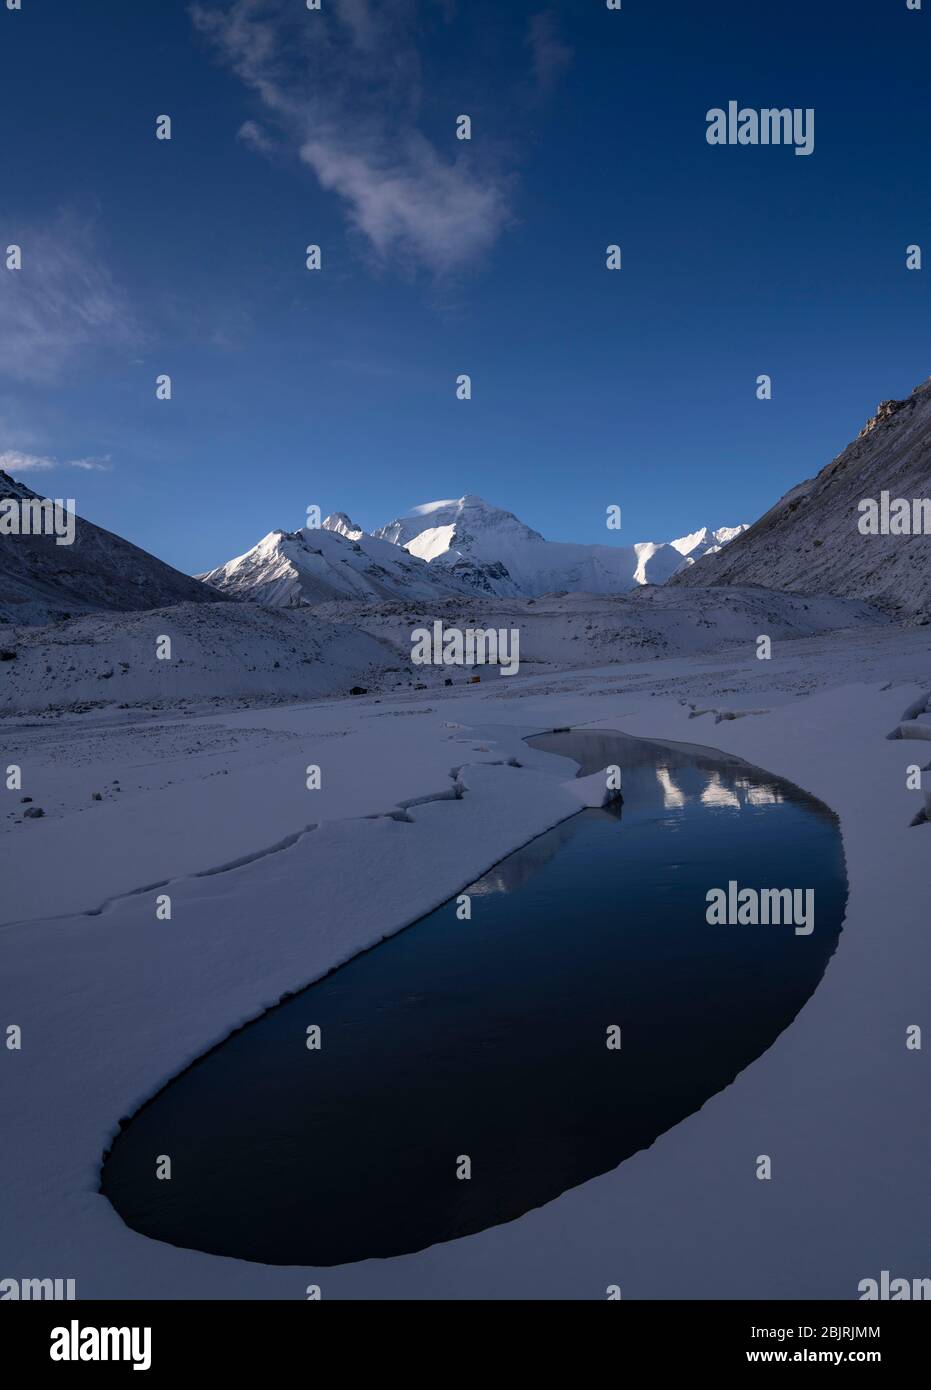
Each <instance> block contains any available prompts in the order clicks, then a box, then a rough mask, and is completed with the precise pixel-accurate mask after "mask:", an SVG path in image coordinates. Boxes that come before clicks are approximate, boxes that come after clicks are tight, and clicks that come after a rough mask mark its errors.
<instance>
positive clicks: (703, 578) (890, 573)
mask: <svg viewBox="0 0 931 1390" xmlns="http://www.w3.org/2000/svg"><path fill="white" fill-rule="evenodd" d="M883 493H887V494H888V499H887V500H888V501H889V503H890V504H891V502H892V501H893V500H894V499H895V498H905V499H907V500H908V502H909V511H910V512H912V513H913V512H914V511H915V510H916V509H915V508H914V507H913V506H912V503H913V502H914V501H915V499H918V500H919V502H920V501H921V500H922V499H931V378H929V379H928V381H926V382H924V383H923V384H922V385H921V386H918V387H916V388H915V390H914V391H913V392H912V394H911V395H910V396H909V397H907V398H906V399H905V400H904V401H883V402H882V404H881V405H880V406H879V407H878V409H877V411H876V414H875V415H874V416H873V418H872V419H871V420H869V421H868V422H867V424H866V425H865V426H864V428H863V429H862V430H861V431H860V433H859V435H858V436H857V438H856V439H855V440H854V441H853V442H852V443H851V444H848V446H847V448H846V449H845V450H844V451H843V453H841V454H839V455H838V456H837V458H835V459H834V461H833V462H832V463H829V464H828V465H827V467H826V468H823V469H822V470H821V472H820V473H819V474H818V475H817V476H816V477H814V478H810V479H808V480H807V481H806V482H803V483H799V484H798V485H797V486H796V487H794V488H792V489H791V490H790V491H789V492H787V493H786V494H785V496H784V497H782V498H780V500H779V501H778V502H777V503H776V505H775V506H774V507H772V508H771V509H770V510H769V511H768V512H767V513H766V515H765V516H763V517H761V518H760V520H759V521H758V522H756V524H755V525H753V526H751V527H750V529H749V530H748V531H746V532H745V533H744V535H742V536H740V537H738V538H737V539H736V540H734V541H733V543H732V544H731V545H729V546H728V547H727V549H726V550H725V551H724V552H723V553H722V554H720V555H712V556H709V557H708V558H707V559H703V560H702V561H701V563H700V564H696V565H694V566H691V567H688V568H687V569H686V571H685V572H683V573H681V574H680V575H678V576H677V578H676V583H677V584H695V585H701V586H705V585H711V584H714V585H720V584H765V585H767V586H769V587H770V588H774V589H791V590H796V591H801V592H805V593H811V594H817V593H824V594H837V595H844V596H851V597H856V598H867V599H871V600H875V601H877V602H881V603H883V604H885V605H887V606H888V607H890V608H892V609H894V610H897V611H900V612H902V613H908V614H916V615H922V616H924V615H928V614H929V613H931V601H929V595H931V534H910V535H909V534H903V535H882V534H880V535H861V533H860V530H859V523H860V519H861V512H860V507H859V504H860V503H861V502H865V501H867V500H869V499H872V500H873V501H874V502H875V503H876V504H877V506H878V505H880V504H881V501H882V494H883ZM926 510H928V511H931V503H929V504H928V507H927V508H926Z"/></svg>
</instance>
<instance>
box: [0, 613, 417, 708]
mask: <svg viewBox="0 0 931 1390" xmlns="http://www.w3.org/2000/svg"><path fill="white" fill-rule="evenodd" d="M205 592H206V593H207V595H208V597H209V596H210V590H209V589H206V590H205ZM215 597H216V596H215ZM164 636H168V637H170V638H171V644H172V650H171V660H165V661H160V660H158V658H157V656H156V650H157V642H158V639H159V638H161V637H164ZM2 645H3V650H4V653H5V658H4V660H3V662H2V664H0V713H3V714H7V713H21V712H23V711H27V710H29V711H34V710H43V709H53V708H54V709H69V708H72V709H73V708H76V709H78V710H79V711H80V710H83V709H87V708H88V707H89V706H93V705H119V706H123V705H136V704H143V705H147V706H148V705H152V706H175V705H177V704H180V703H188V702H191V701H193V702H196V703H202V702H207V701H209V702H226V701H230V700H232V701H241V700H244V699H245V700H252V701H255V700H258V699H261V700H262V701H263V702H265V703H268V702H269V701H271V702H272V703H274V702H275V701H276V700H303V699H310V698H312V697H315V696H321V695H347V694H348V693H349V691H350V689H351V688H352V687H353V686H354V685H359V684H361V685H368V684H369V681H370V679H372V678H373V677H375V676H378V675H379V674H380V673H381V672H382V671H383V670H384V669H385V667H386V666H389V665H392V664H394V662H395V660H396V658H395V655H394V650H393V648H391V647H386V646H385V645H384V644H383V643H382V642H380V641H379V640H378V638H377V637H373V636H371V635H370V634H368V633H366V632H363V631H361V630H360V629H359V628H358V627H357V626H356V625H355V624H353V623H352V622H351V621H350V623H349V624H344V623H333V622H328V621H327V620H326V619H325V618H321V617H319V616H317V615H316V614H315V613H312V612H311V611H310V610H309V609H306V608H305V609H298V610H296V611H294V612H281V611H277V610H273V609H268V608H264V607H262V606H261V605H259V604H252V603H226V602H224V601H223V600H221V599H219V598H218V597H217V598H216V601H215V602H213V603H203V602H200V603H196V604H194V603H182V604H178V605H177V606H176V607H172V608H158V609H153V610H152V611H150V612H144V613H115V612H111V613H91V614H86V615H85V616H84V617H81V618H73V619H72V620H71V621H70V622H63V623H56V624H55V625H54V626H50V627H43V628H39V627H9V628H5V629H4V631H3V644H2ZM50 671H52V672H54V678H52V677H50V675H49V672H50Z"/></svg>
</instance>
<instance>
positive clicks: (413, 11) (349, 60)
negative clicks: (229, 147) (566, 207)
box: [191, 0, 511, 276]
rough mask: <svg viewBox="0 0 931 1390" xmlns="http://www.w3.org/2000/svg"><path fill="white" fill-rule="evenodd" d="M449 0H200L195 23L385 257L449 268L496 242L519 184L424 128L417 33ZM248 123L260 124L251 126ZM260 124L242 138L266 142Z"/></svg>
mask: <svg viewBox="0 0 931 1390" xmlns="http://www.w3.org/2000/svg"><path fill="white" fill-rule="evenodd" d="M437 9H440V10H442V12H444V13H448V7H447V6H446V4H444V3H442V0H393V3H392V4H391V5H383V4H375V3H373V2H372V0H328V3H327V5H326V6H325V7H324V9H322V10H320V11H314V12H309V11H307V10H306V9H305V8H304V7H303V6H298V5H295V4H294V3H293V2H292V0H197V3H195V4H193V5H192V7H191V15H192V19H193V22H194V24H195V27H196V28H197V29H198V30H199V31H200V32H201V33H202V34H204V35H205V36H206V37H207V38H208V40H209V41H210V42H211V43H212V44H213V46H214V48H215V50H216V52H217V53H218V54H219V55H220V57H221V59H222V61H223V62H224V63H225V64H226V65H227V66H228V67H230V68H231V69H232V70H233V71H234V72H235V73H236V74H237V75H238V76H239V78H240V79H241V80H242V81H243V82H244V83H245V84H246V86H247V87H248V88H249V89H250V90H251V91H252V92H254V93H255V94H256V95H257V96H258V97H259V99H260V100H261V102H262V104H263V106H264V108H265V112H266V115H267V118H268V119H269V120H271V121H272V122H273V123H274V124H275V125H276V126H277V127H278V128H279V129H280V130H281V132H282V133H283V134H284V135H285V137H286V138H287V140H288V141H289V143H291V144H292V145H293V147H294V149H295V150H296V152H297V155H298V157H299V158H300V159H301V160H302V161H303V163H305V164H306V165H307V166H308V167H309V168H311V169H312V170H313V172H314V173H315V174H316V176H317V178H318V179H319V181H320V184H321V186H322V187H323V188H325V189H327V190H328V191H331V192H333V193H335V194H337V196H338V197H340V198H341V199H342V201H343V203H344V205H345V208H346V211H347V214H348V217H349V220H350V222H351V224H352V226H353V227H354V228H355V229H356V230H357V231H358V232H360V233H361V234H362V236H363V237H364V238H365V239H366V240H367V242H368V243H369V245H370V247H371V249H372V250H373V251H374V253H375V254H376V256H377V258H378V259H379V261H380V262H384V261H387V260H389V259H395V260H398V261H401V262H403V263H406V264H408V265H411V264H413V265H421V266H425V267H426V268H427V269H429V270H430V271H432V272H433V273H434V274H436V275H438V276H440V275H444V274H446V273H449V272H455V271H457V270H460V269H461V268H463V267H464V266H466V265H468V264H469V263H470V262H472V261H474V260H476V259H477V258H479V257H480V256H481V255H482V254H483V253H485V252H487V251H488V249H489V248H490V247H491V246H492V245H493V244H494V242H495V241H496V240H497V238H498V236H499V235H500V234H501V231H502V230H503V228H504V227H505V226H506V225H507V224H508V222H509V220H510V216H511V214H510V180H509V179H508V178H507V177H506V176H505V175H504V174H502V172H501V171H500V170H498V169H496V168H495V167H493V166H492V164H491V163H490V162H489V161H488V160H487V156H483V155H482V154H481V153H480V152H478V151H476V150H473V149H472V148H471V147H470V145H469V144H468V143H466V142H463V143H462V144H461V145H459V146H458V148H455V146H456V143H457V142H455V140H454V138H453V126H452V121H451V122H450V148H449V150H448V151H441V150H440V149H439V148H438V147H437V146H436V145H435V144H433V143H431V141H430V140H429V139H427V137H426V136H425V135H424V133H423V131H422V130H421V129H420V127H419V115H420V108H421V89H422V74H421V57H420V53H419V50H418V44H417V39H418V32H419V29H420V27H421V26H422V24H423V21H424V18H425V15H426V14H427V12H428V11H429V10H437ZM246 127H249V130H248V132H247V131H246ZM258 132H261V135H262V136H265V132H264V131H263V130H262V128H261V127H260V126H258V124H257V123H256V122H246V125H245V126H243V127H240V131H239V136H240V139H243V140H245V142H246V143H247V144H252V145H253V147H255V146H256V143H257V140H258V138H259V136H258Z"/></svg>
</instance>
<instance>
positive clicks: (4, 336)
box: [0, 214, 136, 382]
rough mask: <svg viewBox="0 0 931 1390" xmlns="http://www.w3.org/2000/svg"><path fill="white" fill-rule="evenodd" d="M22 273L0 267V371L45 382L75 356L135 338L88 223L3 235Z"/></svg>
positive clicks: (59, 223) (71, 221)
mask: <svg viewBox="0 0 931 1390" xmlns="http://www.w3.org/2000/svg"><path fill="white" fill-rule="evenodd" d="M10 242H11V243H12V242H15V243H16V245H18V246H20V248H21V250H22V268H21V269H19V270H7V269H5V268H4V269H0V372H2V373H6V374H7V375H8V376H10V377H13V378H14V379H16V380H18V381H40V382H42V381H48V380H51V379H54V378H55V377H56V376H58V374H59V373H60V372H61V371H62V369H63V368H65V367H67V366H69V365H71V364H73V363H74V362H76V361H77V360H79V359H80V358H81V357H82V356H83V355H85V354H87V353H89V352H91V351H96V350H97V349H99V348H102V347H113V346H119V345H125V344H127V343H129V342H131V341H133V339H134V338H135V336H136V330H135V328H134V325H133V321H132V316H131V314H130V311H129V308H128V305H127V302H126V299H125V296H124V295H123V293H122V291H121V290H120V289H119V288H118V286H117V285H116V283H115V282H114V280H113V278H112V277H111V275H110V273H109V272H108V270H107V268H106V267H105V266H104V265H103V264H102V262H101V260H100V256H99V253H98V250H97V247H96V244H95V237H94V230H93V225H92V224H91V223H88V222H86V221H80V220H78V219H77V218H75V217H74V216H72V215H70V214H63V215H61V216H60V217H59V218H58V219H57V220H56V221H55V222H54V224H52V225H50V226H46V227H40V228H35V227H24V228H22V230H19V231H17V232H15V233H11V234H10Z"/></svg>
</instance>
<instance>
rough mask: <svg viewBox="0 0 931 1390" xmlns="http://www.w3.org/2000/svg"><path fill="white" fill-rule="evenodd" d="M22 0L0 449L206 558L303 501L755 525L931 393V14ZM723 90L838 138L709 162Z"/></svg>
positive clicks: (11, 128)
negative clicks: (759, 382) (915, 253)
mask: <svg viewBox="0 0 931 1390" xmlns="http://www.w3.org/2000/svg"><path fill="white" fill-rule="evenodd" d="M22 2H23V8H22V10H21V11H18V12H17V11H14V12H8V11H7V10H6V8H5V5H4V4H0V113H2V121H3V131H4V140H3V155H2V159H3V165H2V169H3V173H2V197H0V246H2V248H4V250H5V248H6V246H7V245H9V244H11V243H17V244H20V245H21V246H22V248H23V257H24V264H23V269H22V270H21V271H18V272H14V271H7V270H5V269H3V268H0V454H3V455H5V456H6V458H7V464H6V466H7V467H8V471H11V472H13V473H14V474H17V475H18V476H21V477H22V478H23V479H24V480H25V481H28V482H29V483H30V484H31V485H32V486H33V487H35V488H37V489H39V490H41V491H43V492H46V493H49V494H51V495H53V496H74V497H75V498H76V499H77V506H78V510H79V512H81V514H82V515H85V516H87V517H89V518H90V519H91V520H93V521H96V522H97V523H98V524H100V525H103V526H106V527H109V528H110V529H112V530H115V531H117V532H119V533H120V534H122V535H124V536H126V537H127V538H128V539H130V540H132V541H134V542H135V543H136V544H138V545H142V546H144V547H145V548H146V549H148V550H151V551H153V552H154V553H155V554H157V555H159V556H160V557H162V558H163V559H166V560H168V561H169V562H170V563H172V564H174V565H177V566H178V567H179V568H181V569H184V570H187V571H190V572H194V571H198V570H203V569H207V568H209V567H211V566H213V565H215V564H218V563H220V562H222V561H223V560H225V559H228V558H230V557H231V556H232V555H234V554H237V553H240V552H241V551H243V550H245V549H247V548H248V547H249V546H251V545H252V544H253V543H254V542H255V541H256V540H258V539H259V537H260V536H262V535H264V534H265V533H266V532H267V531H269V530H271V529H273V528H274V527H278V526H281V527H285V528H292V527H296V526H298V525H300V524H301V522H302V520H303V517H304V513H305V509H306V507H307V506H308V504H310V503H317V504H318V505H320V506H321V507H322V509H323V510H324V512H326V511H331V510H343V511H346V512H348V513H349V514H350V515H351V516H352V517H353V518H354V519H355V520H356V521H357V522H358V523H359V524H361V525H363V526H365V527H366V528H370V527H374V526H376V525H379V524H381V523H383V522H385V521H388V520H390V519H391V518H392V517H394V516H396V515H403V514H404V513H405V512H406V511H407V510H408V509H409V508H410V506H411V505H413V504H416V503H420V502H424V501H428V500H432V499H435V498H440V497H455V496H459V495H460V494H462V493H466V492H471V493H480V494H481V495H483V496H485V497H486V498H487V499H488V500H489V501H491V502H494V503H497V504H498V505H500V506H504V507H507V508H509V509H511V510H513V511H515V512H517V514H518V515H519V516H520V517H521V518H522V519H523V520H525V521H527V522H528V523H529V524H530V525H533V526H535V527H536V528H537V529H539V530H541V531H542V532H543V533H544V534H545V535H547V536H548V537H550V538H552V539H562V540H590V541H598V542H603V543H611V542H612V541H614V542H618V543H629V542H632V541H635V540H647V539H654V540H661V539H668V538H670V537H672V536H676V535H680V534H682V533H683V532H687V531H689V530H692V529H694V528H695V527H697V526H699V525H702V524H705V523H709V524H712V525H721V524H733V523H735V522H737V521H741V520H752V519H754V518H755V517H756V516H758V515H759V514H760V513H761V512H763V511H764V510H765V509H766V508H767V507H768V506H769V505H770V504H771V503H772V502H773V501H774V500H775V499H776V498H777V497H778V496H779V495H780V494H781V493H782V492H784V491H785V490H786V489H787V488H788V487H790V486H791V485H793V484H794V483H796V482H797V481H799V480H800V479H801V478H802V477H805V476H808V475H810V474H811V473H812V472H814V471H817V470H818V469H819V468H821V467H822V466H823V465H824V464H825V463H827V462H828V461H829V460H830V459H831V458H832V457H833V456H834V455H835V454H836V453H838V452H839V451H840V449H841V448H842V447H843V445H844V444H846V443H847V441H848V440H849V439H850V438H851V437H852V436H853V435H855V434H856V432H857V431H858V430H859V428H860V427H861V425H862V424H863V423H864V421H865V419H866V417H867V415H868V414H869V413H871V411H872V409H873V407H874V406H875V405H876V403H877V402H878V401H879V400H880V399H883V398H886V397H890V396H902V395H906V394H908V392H909V391H910V390H911V389H912V388H913V387H914V386H916V385H917V384H918V383H919V381H921V380H923V379H924V378H925V377H927V376H928V374H929V372H931V351H929V343H931V337H929V327H931V315H929V310H931V295H929V289H928V283H929V276H931V187H929V180H928V178H927V170H928V162H929V152H931V105H929V103H928V100H927V93H928V72H929V70H931V63H929V60H931V37H929V35H931V4H927V6H926V9H925V10H923V11H910V10H908V9H907V6H906V3H905V0H853V3H845V2H844V0H824V2H823V3H820V4H818V5H814V4H812V3H811V0H805V3H802V2H801V0H779V3H778V5H777V4H775V3H774V4H770V5H764V4H756V5H748V4H746V3H745V0H721V3H718V4H716V5H714V6H700V5H696V4H695V3H694V0H692V3H687V2H686V0H669V3H661V0H624V5H623V9H622V11H621V12H620V13H614V12H609V11H608V10H607V8H606V6H605V5H604V3H603V0H537V2H536V3H527V4H525V3H523V0H508V3H503V0H393V3H392V4H390V5H389V4H376V3H375V0H323V7H322V10H321V11H320V12H319V13H317V12H308V11H307V10H306V9H305V7H304V5H303V3H302V0H201V3H200V4H198V5H190V4H187V3H182V0H178V2H177V3H175V0H132V3H127V0H81V2H80V3H75V2H74V0H22ZM731 99H734V100H737V101H738V102H739V103H740V104H741V105H742V106H748V107H756V108H760V107H764V106H774V107H786V106H788V107H796V106H798V107H806V108H807V107H812V108H814V110H815V150H814V153H813V154H812V155H811V156H809V157H797V156H795V155H794V153H793V151H792V149H791V148H785V147H781V148H780V147H768V148H762V147H721V148H719V147H712V146H710V145H709V144H708V143H707V141H706V139H705V131H706V121H705V114H706V112H707V111H708V110H709V109H710V108H712V107H717V106H721V107H724V106H726V105H727V102H728V101H729V100H731ZM461 113H467V114H469V115H470V116H471V118H472V122H473V138H472V140H471V142H468V143H467V142H460V141H457V140H456V139H455V120H456V117H457V116H458V115H459V114H461ZM161 114H169V115H170V116H171V117H172V122H173V131H172V139H171V141H170V142H169V141H157V140H156V139H155V120H156V117H157V116H159V115H161ZM310 242H315V243H319V244H320V245H321V246H322V247H323V255H324V269H323V271H322V272H321V273H309V272H308V271H307V270H306V269H305V266H304V248H305V246H306V245H307V244H308V243H310ZM614 242H616V243H619V244H620V245H621V247H622V250H623V266H624V268H623V270H622V271H620V272H618V273H609V272H608V271H607V270H606V269H605V268H604V259H605V248H606V246H607V245H608V244H609V243H614ZM910 243H919V244H921V245H922V247H923V250H924V253H925V260H926V262H927V268H926V269H924V270H923V271H921V272H920V273H918V272H912V273H910V272H908V271H907V270H906V268H905V248H906V246H907V245H909V244H910ZM162 372H168V373H170V374H171V377H172V381H173V399H172V400H171V401H170V402H158V401H156V399H155V377H156V376H157V375H158V374H159V373H162ZM461 372H467V373H469V374H470V375H471V376H472V379H473V391H474V395H473V399H472V400H471V401H469V402H461V401H457V400H456V397H455V380H456V377H457V375H458V374H459V373H461ZM764 372H765V373H768V374H770V375H771V376H772V378H773V393H774V394H773V400H772V401H768V402H761V401H758V400H757V399H756V387H755V383H756V377H757V375H758V374H759V373H764ZM75 464H78V465H79V466H78V467H75V466H74V465H75ZM17 465H18V466H17ZM612 503H617V504H619V505H620V506H621V507H622V509H623V529H622V530H621V531H620V532H608V531H606V529H605V526H604V518H605V508H606V507H607V506H608V505H609V504H612Z"/></svg>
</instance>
